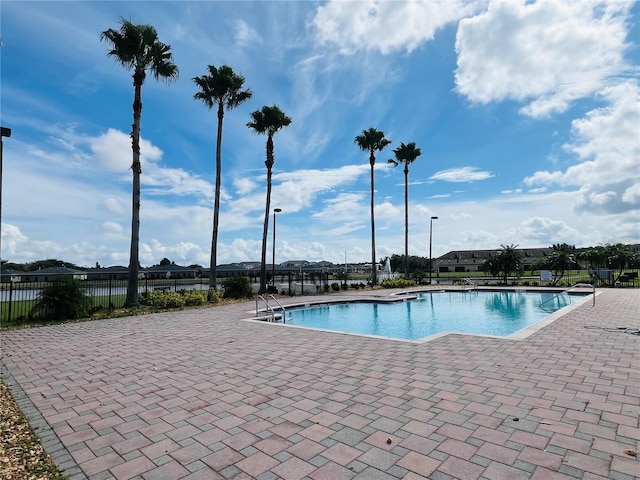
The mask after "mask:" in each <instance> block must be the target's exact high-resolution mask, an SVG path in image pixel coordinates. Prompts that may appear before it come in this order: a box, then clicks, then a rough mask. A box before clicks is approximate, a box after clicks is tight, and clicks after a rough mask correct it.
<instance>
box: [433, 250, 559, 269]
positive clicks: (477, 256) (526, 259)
mask: <svg viewBox="0 0 640 480" xmlns="http://www.w3.org/2000/svg"><path fill="white" fill-rule="evenodd" d="M517 251H518V252H520V255H522V259H523V265H524V269H525V270H531V269H532V267H533V265H535V263H536V262H537V261H538V260H540V259H541V258H544V257H546V256H547V255H549V252H550V251H551V249H550V248H519V249H517ZM499 252H500V249H493V250H453V251H451V252H448V253H445V254H444V255H442V256H440V257H438V258H436V259H434V260H433V267H434V270H435V271H436V272H439V273H449V272H480V271H482V269H481V266H482V263H483V262H484V261H485V260H486V259H487V258H489V257H490V256H491V255H497V254H498V253H499Z"/></svg>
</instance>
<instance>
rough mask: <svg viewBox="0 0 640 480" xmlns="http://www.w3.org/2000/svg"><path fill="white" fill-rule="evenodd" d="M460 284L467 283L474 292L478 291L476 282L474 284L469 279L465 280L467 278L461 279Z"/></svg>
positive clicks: (473, 281)
mask: <svg viewBox="0 0 640 480" xmlns="http://www.w3.org/2000/svg"><path fill="white" fill-rule="evenodd" d="M462 283H467V284H469V285H471V286H472V287H473V289H474V290H477V289H478V282H476V281H475V280H471V279H470V278H467V277H465V278H463V279H462Z"/></svg>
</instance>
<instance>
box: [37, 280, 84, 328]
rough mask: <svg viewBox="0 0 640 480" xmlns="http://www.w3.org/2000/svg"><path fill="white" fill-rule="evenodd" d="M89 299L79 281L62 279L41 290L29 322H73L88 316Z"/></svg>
mask: <svg viewBox="0 0 640 480" xmlns="http://www.w3.org/2000/svg"><path fill="white" fill-rule="evenodd" d="M91 303H92V300H91V297H89V295H87V290H86V288H85V287H84V285H83V284H82V282H81V281H80V280H76V279H74V278H71V277H68V278H62V279H60V280H57V281H55V282H54V283H52V284H51V285H47V286H46V287H44V288H43V289H42V291H41V292H40V294H39V295H38V298H37V299H36V301H35V303H34V305H33V308H32V309H31V312H29V319H30V320H38V321H42V320H74V319H77V318H84V317H87V316H88V315H89V310H90V308H91Z"/></svg>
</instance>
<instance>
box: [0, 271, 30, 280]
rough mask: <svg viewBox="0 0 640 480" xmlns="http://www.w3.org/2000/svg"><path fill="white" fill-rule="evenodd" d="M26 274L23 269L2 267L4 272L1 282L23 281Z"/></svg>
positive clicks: (0, 276) (0, 275) (1, 275)
mask: <svg viewBox="0 0 640 480" xmlns="http://www.w3.org/2000/svg"><path fill="white" fill-rule="evenodd" d="M25 275H27V272H23V271H21V270H12V269H2V272H1V273H0V282H1V283H9V282H11V283H17V282H22V281H23V278H24V277H25Z"/></svg>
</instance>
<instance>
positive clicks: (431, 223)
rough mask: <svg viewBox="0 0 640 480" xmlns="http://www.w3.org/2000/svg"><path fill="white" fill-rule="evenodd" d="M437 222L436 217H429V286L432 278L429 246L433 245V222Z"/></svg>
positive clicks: (431, 259)
mask: <svg viewBox="0 0 640 480" xmlns="http://www.w3.org/2000/svg"><path fill="white" fill-rule="evenodd" d="M434 220H438V217H431V219H430V220H429V285H431V278H432V276H433V257H432V256H431V246H432V245H433V221H434Z"/></svg>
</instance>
